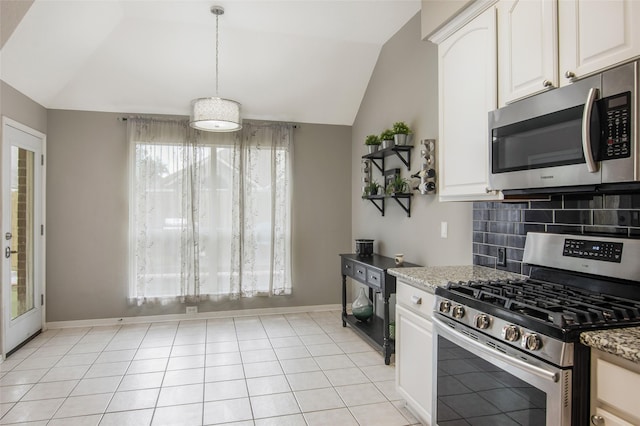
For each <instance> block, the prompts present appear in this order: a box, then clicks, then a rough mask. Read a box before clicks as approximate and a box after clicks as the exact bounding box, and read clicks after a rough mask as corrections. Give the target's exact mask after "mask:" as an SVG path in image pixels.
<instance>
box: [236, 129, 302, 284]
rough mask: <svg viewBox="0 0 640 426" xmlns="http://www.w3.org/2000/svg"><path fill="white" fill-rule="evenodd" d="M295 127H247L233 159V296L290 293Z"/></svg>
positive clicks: (243, 131) (243, 130)
mask: <svg viewBox="0 0 640 426" xmlns="http://www.w3.org/2000/svg"><path fill="white" fill-rule="evenodd" d="M292 133H293V130H292V127H291V126H290V125H284V124H273V125H253V124H250V123H245V124H244V127H243V129H242V134H241V140H240V142H239V144H238V146H237V149H235V150H234V156H233V170H234V179H233V193H234V203H233V212H232V233H231V235H232V241H231V244H232V250H231V253H232V258H231V265H232V266H231V268H232V270H233V275H232V276H231V290H232V292H233V293H234V294H240V295H241V296H253V295H256V294H260V295H264V294H267V295H271V294H276V295H280V294H290V293H291V273H290V271H291V250H290V245H291V177H290V176H291V157H292V143H291V140H292Z"/></svg>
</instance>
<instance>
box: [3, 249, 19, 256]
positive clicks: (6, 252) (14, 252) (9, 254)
mask: <svg viewBox="0 0 640 426" xmlns="http://www.w3.org/2000/svg"><path fill="white" fill-rule="evenodd" d="M16 253H18V251H17V250H11V247H9V246H7V248H6V249H4V257H6V258H7V259H8V258H10V257H11V255H12V254H16Z"/></svg>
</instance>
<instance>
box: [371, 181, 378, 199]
mask: <svg viewBox="0 0 640 426" xmlns="http://www.w3.org/2000/svg"><path fill="white" fill-rule="evenodd" d="M379 190H380V184H379V183H378V182H376V181H375V180H374V181H373V182H371V183H370V184H369V195H378V191H379Z"/></svg>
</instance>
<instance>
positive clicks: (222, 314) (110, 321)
mask: <svg viewBox="0 0 640 426" xmlns="http://www.w3.org/2000/svg"><path fill="white" fill-rule="evenodd" d="M341 310H342V305H339V304H336V305H312V306H290V307H281V308H261V309H238V310H232V311H214V312H199V313H197V314H189V315H187V314H169V315H146V316H139V317H122V318H98V319H88V320H74V321H52V322H47V323H45V330H50V329H59V328H72V327H98V326H109V325H121V324H142V323H147V322H164V321H185V320H202V319H211V318H228V317H243V316H256V315H282V314H296V313H300V312H325V311H341Z"/></svg>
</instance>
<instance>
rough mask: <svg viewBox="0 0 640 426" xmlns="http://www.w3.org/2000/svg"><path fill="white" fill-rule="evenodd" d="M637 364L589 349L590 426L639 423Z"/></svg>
mask: <svg viewBox="0 0 640 426" xmlns="http://www.w3.org/2000/svg"><path fill="white" fill-rule="evenodd" d="M638 389H640V365H638V364H636V363H633V362H630V361H627V360H625V359H623V358H620V357H617V356H615V355H611V354H607V353H604V352H601V351H598V350H595V349H592V350H591V423H592V424H593V425H594V426H632V425H639V424H640V403H639V402H640V400H639V399H638Z"/></svg>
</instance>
